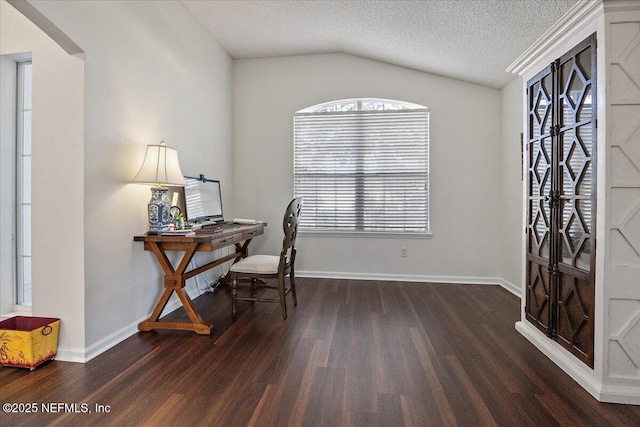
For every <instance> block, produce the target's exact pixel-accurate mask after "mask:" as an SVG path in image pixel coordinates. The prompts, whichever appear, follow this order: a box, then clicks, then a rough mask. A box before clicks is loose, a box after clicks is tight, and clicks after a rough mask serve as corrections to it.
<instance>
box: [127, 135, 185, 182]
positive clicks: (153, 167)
mask: <svg viewBox="0 0 640 427" xmlns="http://www.w3.org/2000/svg"><path fill="white" fill-rule="evenodd" d="M131 182H135V183H137V184H150V185H175V186H184V185H186V182H185V180H184V175H182V171H181V170H180V163H179V162H178V152H177V151H176V150H175V149H173V148H170V147H167V146H166V144H165V142H164V141H162V142H161V143H160V145H147V153H146V154H145V156H144V161H143V162H142V166H141V167H140V170H139V171H138V173H137V174H136V176H135V177H134V178H133V180H132V181H131Z"/></svg>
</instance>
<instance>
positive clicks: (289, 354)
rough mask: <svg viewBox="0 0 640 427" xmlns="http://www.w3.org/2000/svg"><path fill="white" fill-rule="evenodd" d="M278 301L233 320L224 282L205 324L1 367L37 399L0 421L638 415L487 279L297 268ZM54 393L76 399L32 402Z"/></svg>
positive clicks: (540, 422)
mask: <svg viewBox="0 0 640 427" xmlns="http://www.w3.org/2000/svg"><path fill="white" fill-rule="evenodd" d="M290 301H291V300H290V299H289V306H290V309H289V318H288V319H287V320H286V321H282V320H281V318H280V308H279V306H278V305H277V304H256V305H253V306H252V305H250V303H248V302H247V303H239V309H240V313H239V317H238V319H237V320H236V321H235V322H234V321H232V319H231V316H230V313H231V303H230V297H229V291H228V289H226V288H223V289H220V290H218V291H217V292H216V293H215V294H205V295H203V296H201V297H199V298H198V299H196V305H197V307H198V310H200V311H201V313H202V315H203V317H204V318H205V319H207V320H212V321H213V322H214V331H213V332H214V333H213V335H212V336H199V335H196V334H193V333H190V332H181V331H155V332H147V333H138V334H136V335H135V336H133V337H131V338H129V339H127V340H126V341H124V342H122V343H121V344H119V345H118V346H116V347H114V348H112V349H111V350H109V351H107V352H105V353H104V354H102V355H100V356H99V357H97V358H95V359H93V360H91V361H90V362H88V363H86V364H75V363H64V362H59V361H54V362H51V363H48V364H46V365H44V366H42V367H40V368H38V369H36V370H35V371H33V372H29V371H25V370H20V369H15V368H0V403H7V402H10V403H30V402H34V403H36V404H37V405H36V407H37V408H38V413H36V414H33V413H32V414H7V413H0V425H2V426H20V425H38V426H40V425H69V426H77V425H114V426H125V425H126V426H136V425H146V426H197V425H202V426H225V427H227V426H244V425H256V426H299V425H305V426H403V425H406V426H431V425H434V426H439V425H446V426H455V425H459V426H485V425H486V426H495V425H498V426H554V425H564V426H638V425H640V408H639V407H635V406H629V405H613V404H603V403H599V402H597V401H596V400H595V399H593V398H592V397H591V396H590V395H589V394H588V393H587V392H585V391H584V390H583V389H582V388H581V387H580V386H578V385H577V384H576V383H575V382H574V381H573V380H571V379H570V378H569V377H568V376H567V375H566V374H564V373H563V372H562V371H561V370H560V369H559V368H557V367H556V366H555V365H554V364H553V363H552V362H550V361H549V360H548V359H547V358H546V357H544V356H543V355H542V354H541V353H539V352H538V351H537V350H536V349H535V348H534V347H533V345H531V344H530V343H529V342H527V341H526V340H525V339H524V338H523V337H522V336H520V335H519V334H518V333H517V332H516V331H515V329H514V323H515V322H516V321H517V320H518V317H519V300H518V299H517V298H515V297H514V296H513V295H511V294H509V293H508V292H507V291H505V290H503V289H501V288H499V287H498V286H480V285H450V284H425V283H400V282H376V281H367V282H365V281H354V280H330V279H298V301H299V304H298V307H296V308H293V307H291V304H290ZM179 311H180V312H176V313H173V314H172V315H171V316H170V317H173V318H179V317H181V316H184V314H183V313H181V311H182V310H179ZM54 402H57V403H62V404H64V403H66V404H76V405H77V407H70V406H68V407H67V408H65V407H64V406H62V407H60V406H54V408H58V409H60V410H61V411H60V412H59V413H42V404H43V403H54ZM81 404H86V405H87V406H86V407H83V406H81ZM95 404H100V405H105V407H106V405H108V407H109V412H108V413H96V410H95ZM85 408H86V409H87V410H91V413H75V412H74V411H82V410H83V409H85ZM69 411H71V412H69Z"/></svg>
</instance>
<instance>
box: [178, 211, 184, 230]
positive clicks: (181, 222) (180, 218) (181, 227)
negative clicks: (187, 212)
mask: <svg viewBox="0 0 640 427" xmlns="http://www.w3.org/2000/svg"><path fill="white" fill-rule="evenodd" d="M184 228H185V227H184V216H182V214H180V215H178V217H177V218H176V230H184Z"/></svg>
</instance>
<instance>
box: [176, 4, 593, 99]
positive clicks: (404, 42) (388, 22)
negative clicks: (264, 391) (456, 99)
mask: <svg viewBox="0 0 640 427" xmlns="http://www.w3.org/2000/svg"><path fill="white" fill-rule="evenodd" d="M578 1H589V0H422V1H360V0H353V1H312V0H307V1H275V0H272V1H221V0H215V1H214V0H182V3H183V4H184V5H185V6H186V7H187V9H188V10H190V11H191V13H192V14H193V15H194V16H195V17H196V18H197V19H198V20H199V21H200V22H201V23H202V24H203V25H204V26H205V27H206V28H207V29H208V30H209V31H210V32H211V33H212V34H213V35H214V37H215V38H216V39H217V40H218V42H220V44H221V45H222V47H224V49H225V50H226V51H227V52H229V54H230V55H231V56H232V57H233V58H235V59H247V58H266V57H274V56H288V55H302V54H314V53H336V52H341V53H348V54H352V55H357V56H362V57H365V58H370V59H375V60H378V61H383V62H387V63H390V64H395V65H399V66H403V67H408V68H412V69H415V70H420V71H426V72H429V73H433V74H439V75H443V76H449V77H453V78H457V79H461V80H466V81H469V82H473V83H478V84H482V85H485V86H490V87H494V88H501V87H503V86H504V85H506V84H507V83H508V82H509V81H511V80H512V79H513V78H514V76H513V75H511V74H510V73H507V72H506V71H504V70H505V68H506V67H507V66H509V64H511V63H512V62H513V61H514V60H515V59H516V58H517V57H518V56H520V54H521V53H523V52H524V51H525V50H526V49H527V48H528V47H529V46H530V45H531V44H533V42H535V41H536V40H537V39H538V38H539V37H540V36H541V35H542V34H543V33H544V32H545V31H546V30H547V29H549V28H550V27H551V26H552V25H553V24H554V23H555V22H556V21H557V20H558V19H559V18H560V17H561V16H562V15H563V14H564V13H565V12H566V11H567V10H568V9H569V8H570V7H571V6H573V5H574V4H575V3H577V2H578Z"/></svg>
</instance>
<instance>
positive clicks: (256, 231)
mask: <svg viewBox="0 0 640 427" xmlns="http://www.w3.org/2000/svg"><path fill="white" fill-rule="evenodd" d="M262 230H263V229H262V228H256V229H254V230H248V231H245V232H244V233H242V240H247V239H251V238H253V237H256V236H259V235H261V234H262V233H263V231H262Z"/></svg>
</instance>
